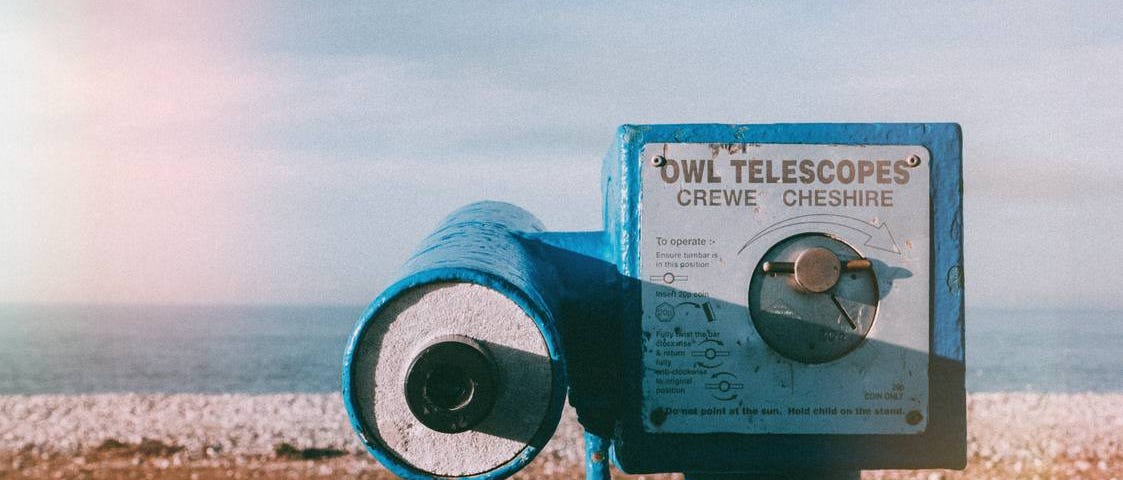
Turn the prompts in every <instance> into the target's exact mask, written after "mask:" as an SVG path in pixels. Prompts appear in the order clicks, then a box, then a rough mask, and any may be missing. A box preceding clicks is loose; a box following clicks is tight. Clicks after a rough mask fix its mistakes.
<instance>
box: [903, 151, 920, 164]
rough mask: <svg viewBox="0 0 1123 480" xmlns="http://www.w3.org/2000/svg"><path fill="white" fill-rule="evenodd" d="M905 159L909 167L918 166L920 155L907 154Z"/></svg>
mask: <svg viewBox="0 0 1123 480" xmlns="http://www.w3.org/2000/svg"><path fill="white" fill-rule="evenodd" d="M906 161H907V162H908V166H909V167H919V166H920V155H915V154H914V155H909V158H908V160H906Z"/></svg>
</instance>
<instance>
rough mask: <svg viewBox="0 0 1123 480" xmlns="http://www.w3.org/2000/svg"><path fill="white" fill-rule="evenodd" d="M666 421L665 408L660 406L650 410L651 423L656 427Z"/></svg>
mask: <svg viewBox="0 0 1123 480" xmlns="http://www.w3.org/2000/svg"><path fill="white" fill-rule="evenodd" d="M666 421H667V411H666V410H663V409H662V408H656V409H655V410H652V411H651V424H652V425H655V426H656V427H658V426H660V425H662V424H663V422H666Z"/></svg>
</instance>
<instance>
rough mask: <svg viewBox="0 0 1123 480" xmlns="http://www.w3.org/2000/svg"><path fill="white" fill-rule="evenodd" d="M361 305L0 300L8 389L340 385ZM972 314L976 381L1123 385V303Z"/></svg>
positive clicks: (1063, 386) (989, 387)
mask: <svg viewBox="0 0 1123 480" xmlns="http://www.w3.org/2000/svg"><path fill="white" fill-rule="evenodd" d="M362 310H363V307H362V306H353V307H151V306H145V307H137V306H113V307H107V306H97V307H58V306H50V307H47V306H0V394H13V393H19V394H23V393H85V392H125V391H128V392H251V393H264V392H330V391H337V390H338V388H339V369H340V362H341V355H342V352H343V348H344V344H345V342H346V341H347V336H348V334H349V333H350V330H351V327H352V326H353V324H354V321H355V319H356V318H357V317H358V315H359V314H360V313H361V312H362ZM967 322H968V323H967V330H968V332H967V342H968V343H967V355H968V359H967V364H968V368H967V389H968V390H969V391H973V392H994V391H1043V392H1081V391H1094V392H1107V391H1113V392H1119V391H1123V312H1071V311H1064V312H1059V311H1058V312H1048V311H1046V312H1041V311H1038V312H1010V311H991V310H974V311H970V312H968V316H967Z"/></svg>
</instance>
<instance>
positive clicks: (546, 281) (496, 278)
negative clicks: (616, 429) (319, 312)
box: [342, 202, 567, 480]
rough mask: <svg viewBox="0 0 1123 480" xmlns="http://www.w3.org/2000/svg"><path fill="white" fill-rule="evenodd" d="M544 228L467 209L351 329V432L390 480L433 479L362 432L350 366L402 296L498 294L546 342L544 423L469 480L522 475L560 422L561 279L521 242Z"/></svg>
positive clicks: (488, 206) (346, 390) (487, 205)
mask: <svg viewBox="0 0 1123 480" xmlns="http://www.w3.org/2000/svg"><path fill="white" fill-rule="evenodd" d="M541 231H542V225H541V223H539V221H538V220H537V219H536V218H534V216H532V215H531V214H529V213H527V212H526V211H525V210H522V209H520V208H518V207H515V206H513V205H510V204H505V203H499V202H481V203H476V204H472V205H468V206H466V207H464V208H462V209H460V210H458V211H456V212H455V213H453V214H452V215H450V216H449V217H448V218H447V219H446V220H445V221H444V222H443V223H442V224H441V226H440V227H439V228H438V229H437V230H436V231H435V232H433V233H432V234H431V235H429V237H428V238H426V239H425V241H424V242H423V243H422V246H421V248H420V249H419V250H418V251H417V253H415V254H414V255H413V257H412V258H410V259H409V261H408V262H407V263H406V265H405V271H406V273H405V274H404V275H403V277H402V279H401V280H399V281H397V282H395V283H394V284H393V285H391V286H390V287H389V288H387V289H386V290H385V291H384V292H382V294H381V295H379V296H378V297H377V298H376V299H375V300H374V301H373V302H372V303H371V304H370V306H369V307H367V309H366V311H365V312H364V313H363V315H362V317H361V319H360V320H359V322H358V323H357V324H356V326H355V329H354V332H353V333H352V335H351V340H350V342H349V343H348V345H347V350H346V352H345V354H344V357H343V378H342V388H343V401H344V405H345V406H346V408H347V415H348V417H349V418H350V421H351V426H352V427H353V428H354V429H355V431H356V432H357V433H358V435H359V438H360V440H362V442H363V445H364V446H365V447H366V449H367V451H368V452H370V454H371V455H373V456H374V457H375V458H376V459H378V461H379V462H380V463H382V464H383V465H384V466H386V468H388V469H389V470H390V471H392V472H393V473H394V474H395V475H398V476H400V477H402V478H408V479H429V478H435V477H434V476H433V475H432V474H430V473H428V472H424V471H421V470H418V469H416V468H414V467H412V466H411V465H409V464H407V463H405V462H403V461H402V460H401V459H399V458H398V457H397V456H395V455H394V454H393V453H392V452H390V451H389V450H388V449H386V447H385V446H384V445H382V444H381V443H380V442H379V441H378V439H377V437H376V436H375V435H372V434H371V433H370V432H368V431H367V427H366V426H365V425H363V422H362V421H361V416H360V415H359V409H360V408H363V406H361V405H356V403H355V402H354V401H353V398H352V394H351V379H352V359H353V357H354V354H355V352H356V348H357V347H358V341H359V339H360V338H362V334H363V332H364V331H365V330H366V328H367V327H368V326H369V325H370V324H371V322H372V321H373V320H374V318H375V317H376V316H377V314H378V312H379V310H380V309H381V308H382V307H383V306H385V305H386V304H387V303H388V302H390V301H391V300H392V299H394V298H395V297H397V296H398V295H400V294H402V293H403V292H405V291H407V290H409V289H411V288H414V287H417V286H421V285H425V284H428V283H434V282H468V283H475V284H479V285H483V286H486V287H489V288H492V289H494V290H496V291H498V292H500V293H503V294H504V295H506V296H507V297H509V298H510V299H511V300H513V301H514V302H515V303H516V304H518V305H519V307H521V308H522V309H523V310H524V311H526V312H527V314H528V315H530V317H531V318H532V319H533V320H534V322H535V324H536V325H537V326H538V329H539V330H540V331H541V332H542V337H543V338H544V339H545V341H546V346H547V350H548V351H549V355H550V361H551V363H552V366H553V369H552V371H553V378H552V381H551V388H552V397H551V400H550V404H549V407H548V409H547V414H546V417H545V420H544V421H543V423H542V425H541V427H540V428H539V430H538V432H537V433H536V434H535V435H534V437H533V438H532V439H531V440H530V442H528V446H527V447H526V448H525V449H524V450H523V451H522V452H521V453H520V454H519V455H517V456H516V457H515V458H514V459H512V460H511V461H510V462H508V463H507V464H505V465H503V466H500V467H499V468H497V469H495V470H492V471H490V472H486V473H483V474H480V475H476V476H473V477H467V478H475V479H481V480H482V479H498V478H506V477H508V476H510V475H512V474H514V473H515V472H517V471H518V470H519V469H521V468H522V467H524V466H526V464H527V463H529V462H530V460H531V459H533V458H534V456H535V455H537V454H538V452H539V451H540V450H541V449H542V447H543V446H545V445H546V442H547V441H549V439H550V437H551V436H552V435H553V433H554V430H555V429H556V428H557V424H558V421H559V419H560V418H561V410H562V406H563V402H564V401H565V394H566V385H567V381H566V378H565V360H564V358H565V357H564V355H563V353H562V350H563V349H562V344H561V338H560V336H559V334H558V332H557V328H556V322H555V319H554V316H553V313H552V312H553V309H552V308H551V305H550V303H548V301H547V298H548V296H549V292H551V291H555V290H558V289H559V288H560V287H559V286H558V278H557V277H556V276H555V275H553V270H552V268H550V267H549V266H548V265H547V264H545V263H543V262H541V261H539V260H538V259H537V258H535V257H534V256H532V255H531V253H530V251H529V250H528V248H527V246H526V244H525V242H524V240H523V239H522V235H523V234H524V233H538V232H541Z"/></svg>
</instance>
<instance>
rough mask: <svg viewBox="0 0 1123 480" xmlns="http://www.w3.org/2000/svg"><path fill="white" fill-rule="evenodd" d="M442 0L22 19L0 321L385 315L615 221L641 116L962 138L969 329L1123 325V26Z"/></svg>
mask: <svg viewBox="0 0 1123 480" xmlns="http://www.w3.org/2000/svg"><path fill="white" fill-rule="evenodd" d="M414 3H415V2H397V3H388V4H378V3H372V4H332V5H331V6H330V7H331V8H325V5H327V4H321V3H320V2H302V3H282V2H270V3H253V2H213V3H208V2H136V3H117V2H97V3H93V2H91V3H78V2H73V3H72V2H50V3H44V4H40V3H36V2H20V1H15V2H3V4H2V5H0V302H31V303H187V304H278V303H280V304H303V303H316V304H363V303H367V302H368V301H370V299H372V298H373V297H374V296H375V295H377V294H378V292H379V291H380V290H381V289H382V288H384V287H385V286H386V285H387V284H388V283H389V282H390V281H392V280H393V279H394V275H395V273H396V271H397V268H398V266H399V265H400V264H401V263H402V262H403V261H404V260H405V259H406V258H407V257H408V255H409V253H410V252H411V251H412V249H413V248H414V247H415V246H416V245H417V244H418V242H419V241H420V240H421V238H422V237H423V236H424V235H425V234H426V233H427V232H429V231H431V230H432V228H433V227H434V226H435V225H436V224H437V223H438V222H439V221H440V219H441V218H443V217H444V216H445V215H446V214H447V213H449V212H451V211H452V210H454V209H456V208H457V207H459V206H461V205H464V204H466V203H468V202H471V201H475V200H484V199H492V200H503V201H509V202H512V203H515V204H518V205H520V206H522V207H524V208H526V209H528V210H530V211H531V212H534V213H535V214H536V215H537V216H538V217H539V218H540V219H542V221H543V222H544V223H545V224H546V226H547V227H548V228H550V229H554V230H594V229H598V228H599V227H600V225H599V222H600V219H601V213H600V212H601V193H600V190H599V188H598V185H599V181H600V161H601V158H602V157H603V155H604V152H605V151H606V150H607V149H608V147H609V145H610V143H611V141H612V137H613V133H614V131H615V128H616V127H617V126H618V125H620V124H624V123H638V124H643V123H696V122H707V123H708V122H716V123H772V122H920V121H939V122H957V123H959V124H961V125H962V128H963V132H964V177H965V193H964V202H965V210H964V217H965V220H964V225H965V239H966V245H965V257H966V260H965V278H966V298H967V303H968V306H969V308H971V307H983V308H1080V309H1113V308H1123V295H1120V294H1119V290H1120V287H1123V248H1120V246H1119V244H1118V243H1117V242H1118V240H1119V239H1120V238H1123V221H1121V220H1123V213H1121V212H1120V210H1121V209H1123V193H1120V185H1123V163H1120V161H1119V160H1118V157H1117V155H1119V152H1123V134H1120V133H1119V128H1120V127H1119V126H1120V125H1123V88H1120V79H1121V78H1123V4H1118V3H1099V4H1097V3H1092V2H1006V3H993V4H992V3H984V2H962V3H960V2H916V3H911V4H910V3H903V2H893V3H876V2H846V3H842V2H840V3H838V4H833V3H828V2H806V3H805V2H753V3H748V2H733V3H725V2H703V3H687V2H667V3H662V2H642V3H616V2H597V3H593V4H590V5H582V6H574V5H567V6H565V7H562V6H556V5H541V4H535V3H530V2H517V3H516V2H512V3H506V2H480V3H472V2H458V3H453V4H451V5H436V4H434V5H433V6H422V7H418V6H415V5H414ZM929 3H936V4H935V5H930V4H929Z"/></svg>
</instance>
